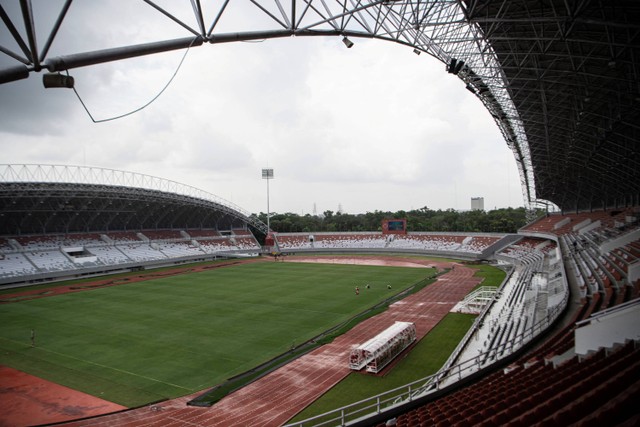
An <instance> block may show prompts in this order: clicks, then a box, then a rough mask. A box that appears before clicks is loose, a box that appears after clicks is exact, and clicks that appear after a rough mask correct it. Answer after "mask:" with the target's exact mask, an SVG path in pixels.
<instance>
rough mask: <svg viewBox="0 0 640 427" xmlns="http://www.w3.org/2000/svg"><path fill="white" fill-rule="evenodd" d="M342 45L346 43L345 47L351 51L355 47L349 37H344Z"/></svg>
mask: <svg viewBox="0 0 640 427" xmlns="http://www.w3.org/2000/svg"><path fill="white" fill-rule="evenodd" d="M342 43H344V45H345V46H346V47H347V48H349V49H351V48H352V47H353V42H352V41H351V40H349V39H348V38H347V36H344V37H343V38H342Z"/></svg>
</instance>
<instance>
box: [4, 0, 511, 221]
mask: <svg viewBox="0 0 640 427" xmlns="http://www.w3.org/2000/svg"><path fill="white" fill-rule="evenodd" d="M126 4H127V5H128V4H129V2H126ZM169 5H170V3H168V4H167V7H169ZM74 6H75V3H74ZM137 8H138V6H133V5H131V6H126V7H125V8H124V9H122V10H121V11H120V12H118V14H121V15H122V18H123V19H122V22H121V23H120V24H118V25H116V24H112V26H110V27H107V26H106V25H104V22H106V21H103V20H109V19H116V17H115V16H111V15H109V14H110V13H115V12H113V10H114V9H113V8H108V7H107V8H106V9H107V12H105V14H104V15H100V12H99V10H98V11H96V10H92V11H91V12H89V11H86V10H84V9H82V8H79V9H74V8H73V7H72V9H74V12H73V13H74V15H73V17H72V18H73V19H74V20H75V21H74V22H78V23H79V24H78V25H83V26H85V29H86V30H87V35H86V39H85V40H75V39H74V38H73V37H72V36H71V35H70V34H67V33H64V31H62V30H61V31H62V32H61V34H60V36H59V37H60V40H58V41H57V42H56V44H55V45H54V47H55V49H57V50H56V52H59V51H60V49H61V48H62V47H64V46H65V45H66V44H67V43H69V46H72V47H74V48H78V49H81V50H85V49H97V48H104V47H107V46H109V43H116V45H123V44H126V42H127V41H129V40H131V41H133V42H136V43H141V42H145V41H148V40H147V39H148V38H149V37H148V36H149V34H150V33H153V32H154V31H157V29H158V28H165V27H166V28H168V29H169V30H168V34H171V35H170V36H171V37H184V36H185V34H184V32H185V31H184V29H182V28H181V27H179V26H178V28H176V25H175V24H173V23H169V24H167V22H166V18H165V17H163V16H161V15H160V16H155V17H154V18H153V19H150V20H149V21H146V20H145V21H144V22H143V23H140V25H139V26H137V27H136V25H135V19H132V18H131V17H132V16H133V17H134V18H135V17H136V16H140V15H136V14H137V13H139V11H138V9H137ZM87 13H91V16H93V18H92V19H93V20H92V21H86V20H85V21H82V19H83V17H86V15H85V14H87ZM184 19H185V20H186V19H187V17H184ZM226 19H227V20H228V21H227V22H226V23H225V24H224V25H226V26H228V27H229V28H232V27H233V24H234V23H237V22H241V21H243V20H244V22H249V21H251V20H252V19H254V18H252V17H243V16H242V14H240V13H236V14H235V15H234V14H230V15H229V16H228V17H226ZM80 21H82V22H80ZM253 22H254V24H255V25H258V26H259V25H262V24H261V23H258V21H255V20H254V21H253ZM221 25H223V24H222V22H221ZM244 25H248V24H244ZM89 26H90V28H88V27H89ZM113 26H115V27H116V29H122V32H118V31H115V30H114V29H113V28H112V27H113ZM65 28H66V27H65ZM106 29H109V31H108V32H107V31H106ZM236 30H237V29H236ZM65 31H67V29H65ZM107 33H108V34H107ZM76 38H77V37H76ZM354 42H355V45H354V47H353V48H352V49H346V48H345V47H344V46H343V44H342V43H341V41H340V38H338V37H332V38H320V37H310V38H291V39H279V40H267V41H264V42H262V43H232V44H218V45H205V46H201V47H194V48H192V49H191V50H190V51H189V53H188V54H187V57H186V59H185V61H184V63H183V65H182V67H181V69H180V70H179V72H178V74H177V76H176V78H175V79H174V81H173V82H172V83H171V85H170V86H169V87H168V88H167V90H166V91H165V92H164V93H163V94H162V95H161V96H160V97H159V98H158V99H157V100H156V101H155V102H154V103H152V104H151V105H149V106H148V107H147V108H146V109H144V110H142V111H140V112H138V113H136V114H134V115H131V116H128V117H126V118H123V119H120V120H116V121H112V122H108V123H101V124H93V123H92V122H91V121H90V120H89V118H88V117H87V115H86V113H85V112H84V110H83V108H82V106H81V105H80V103H79V101H78V100H77V99H76V98H75V95H74V94H73V92H72V91H68V90H64V89H47V90H45V89H44V88H43V87H42V84H41V81H40V78H41V77H40V75H37V74H36V75H32V76H31V77H30V78H29V79H27V80H24V81H19V82H13V83H9V84H5V85H1V86H0V150H2V153H3V155H2V162H4V163H63V164H86V165H89V166H98V167H107V168H114V169H123V170H129V171H133V172H140V173H145V174H150V175H155V176H159V177H162V178H166V179H170V180H174V181H178V182H182V183H185V184H188V185H193V186H195V187H198V188H201V189H203V190H205V191H209V192H211V193H214V194H216V195H219V196H220V197H223V198H225V199H228V200H230V201H232V202H234V203H235V204H237V205H239V206H241V207H243V208H245V209H246V210H248V211H250V212H259V211H265V210H266V194H265V182H264V181H263V180H261V178H260V169H261V168H262V167H265V166H267V165H268V166H271V167H273V168H275V174H276V179H275V180H273V181H272V182H271V184H272V185H271V207H272V211H279V212H285V211H291V212H297V213H300V212H306V213H309V212H311V210H312V208H313V204H314V203H316V206H317V209H318V211H319V212H322V211H324V210H327V209H329V210H334V211H335V210H337V208H338V205H339V204H342V206H343V208H344V210H345V211H347V212H351V213H359V212H365V211H373V210H398V209H405V210H407V209H411V208H419V207H422V206H425V205H426V206H429V207H430V208H434V209H437V208H442V209H447V208H451V207H453V208H457V209H466V208H468V207H469V198H470V197H472V196H484V197H485V206H487V207H494V206H497V207H504V206H508V205H521V204H522V197H521V195H520V189H519V188H520V187H519V181H518V175H517V169H516V167H515V162H514V160H513V157H512V156H511V153H510V152H509V150H508V148H507V146H506V144H505V143H504V141H503V139H502V137H501V135H500V133H499V131H498V129H497V127H496V125H495V124H494V122H493V120H492V119H491V116H490V115H489V114H488V113H487V112H486V111H485V110H484V108H483V106H482V105H481V103H480V101H479V100H478V99H476V98H474V97H473V96H472V95H471V94H470V93H469V92H468V91H466V90H465V89H464V84H463V83H462V82H461V81H460V80H459V79H458V78H457V77H455V76H453V75H450V74H447V73H446V71H445V67H444V65H443V64H441V63H439V62H437V61H435V60H434V59H433V58H430V57H428V56H427V55H424V54H423V55H420V56H416V55H414V54H413V53H412V51H411V49H410V48H408V47H406V46H399V45H393V44H391V43H385V42H381V41H373V40H367V39H362V40H360V39H356V38H354ZM119 43H120V44H119ZM54 47H52V49H54ZM72 50H73V49H72ZM183 54H184V51H175V52H169V53H165V54H161V55H154V56H149V57H144V58H138V59H132V60H126V61H120V62H115V63H107V64H102V65H99V66H92V67H87V68H82V69H76V70H72V72H71V74H72V75H74V77H75V78H76V87H77V89H78V91H79V93H80V94H81V96H82V98H83V100H84V101H85V103H86V105H87V106H88V108H89V109H90V111H91V112H92V114H94V116H95V117H96V118H106V117H111V116H117V115H120V114H123V113H126V112H129V111H131V110H134V109H136V108H139V107H140V106H142V105H144V104H145V103H147V102H148V101H149V100H150V99H152V98H153V97H154V96H156V95H157V94H158V92H159V91H160V90H161V89H162V88H163V87H164V86H165V85H166V83H167V82H168V81H169V79H170V78H171V76H172V75H173V73H174V72H175V71H176V67H177V66H178V64H179V62H180V60H181V59H182V56H183Z"/></svg>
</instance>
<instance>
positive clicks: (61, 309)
mask: <svg viewBox="0 0 640 427" xmlns="http://www.w3.org/2000/svg"><path fill="white" fill-rule="evenodd" d="M431 274H433V270H430V269H414V268H400V267H379V266H360V265H322V264H304V263H286V262H285V263H247V264H239V265H235V266H230V267H225V268H218V269H212V270H209V271H205V272H200V273H186V274H182V275H178V276H171V277H166V278H160V279H154V280H148V281H145V282H139V283H130V284H123V285H119V286H114V287H109V288H96V289H93V290H88V291H85V292H79V293H70V294H64V295H57V296H51V297H47V298H41V299H36V300H30V301H22V302H16V303H12V304H5V305H2V306H0V323H1V324H2V325H3V327H2V329H1V330H0V363H1V364H4V365H7V366H11V367H14V368H17V369H20V370H22V371H25V372H28V373H33V374H35V375H38V376H40V377H42V378H45V379H48V380H50V381H53V382H56V383H59V384H62V385H66V386H69V387H72V388H74V389H77V390H80V391H84V392H87V393H90V394H93V395H96V396H99V397H102V398H105V399H107V400H110V401H112V402H115V403H119V404H121V405H124V406H129V407H132V406H139V405H141V404H144V403H148V402H151V401H157V400H160V399H166V398H172V397H176V396H181V395H185V394H189V393H192V392H195V391H199V390H202V389H203V388H206V387H210V386H212V385H214V384H218V383H220V382H222V381H224V380H225V379H227V378H229V377H232V376H234V375H237V374H239V373H241V372H244V371H246V370H249V369H251V368H252V367H254V366H257V365H259V364H261V363H263V362H265V361H267V360H269V359H271V358H273V357H275V356H276V355H278V354H280V353H283V352H285V351H287V350H289V349H290V348H291V347H292V346H295V345H296V344H299V343H301V342H304V341H306V340H308V339H310V338H312V337H314V336H316V335H318V334H319V333H321V332H322V331H325V330H327V329H329V328H330V327H331V326H334V325H336V324H339V323H341V322H344V321H345V320H347V319H349V318H350V317H352V316H354V315H355V314H357V313H359V312H361V311H363V310H365V309H366V308H367V307H371V306H373V305H375V304H376V303H377V302H379V301H381V300H384V299H387V298H389V297H390V296H392V295H393V294H394V293H396V292H398V290H400V289H404V288H406V287H409V286H410V285H412V284H413V283H415V282H417V281H419V280H420V279H423V278H424V277H427V276H430V275H431ZM367 283H369V284H370V285H371V289H369V290H367V291H364V285H365V284H367ZM387 284H391V285H392V288H393V289H392V290H389V289H387V287H386V285H387ZM355 286H360V288H361V292H360V295H358V296H356V295H355V293H354V288H355ZM31 329H34V330H35V331H36V346H35V347H31V343H30V330H31Z"/></svg>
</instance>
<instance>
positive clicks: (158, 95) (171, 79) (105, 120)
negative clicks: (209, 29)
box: [65, 37, 197, 123]
mask: <svg viewBox="0 0 640 427" xmlns="http://www.w3.org/2000/svg"><path fill="white" fill-rule="evenodd" d="M196 40H197V37H196V38H194V39H193V41H192V42H191V44H190V45H189V47H187V50H186V51H185V52H184V55H182V59H181V60H180V63H179V64H178V67H177V68H176V71H175V72H174V73H173V75H172V76H171V78H170V79H169V81H168V82H167V84H166V85H165V86H164V87H163V88H162V90H161V91H160V92H158V94H157V95H156V96H154V97H153V98H152V99H151V101H149V102H147V103H146V104H144V105H143V106H142V107H140V108H136V109H135V110H133V111H130V112H128V113H125V114H121V115H119V116H115V117H110V118H108V119H100V120H96V119H94V118H93V115H92V114H91V112H90V111H89V109H88V108H87V106H86V104H85V103H84V101H83V100H82V98H81V97H80V94H79V93H78V91H77V90H76V88H75V86H74V87H73V92H74V93H75V94H76V96H77V97H78V100H79V101H80V104H82V107H84V110H85V111H86V112H87V114H88V115H89V118H90V119H91V121H92V122H93V123H104V122H109V121H112V120H118V119H121V118H123V117H127V116H130V115H132V114H135V113H137V112H139V111H142V110H143V109H145V108H147V107H148V106H149V105H151V103H153V102H154V101H155V100H156V99H158V98H159V97H160V95H162V93H163V92H164V91H165V90H166V89H167V88H168V87H169V85H170V84H171V82H172V81H173V79H174V78H175V77H176V75H177V74H178V71H180V67H182V63H183V62H184V60H185V58H186V57H187V53H189V49H191V46H193V43H194V42H195V41H196ZM65 71H66V73H67V76H68V75H69V70H65Z"/></svg>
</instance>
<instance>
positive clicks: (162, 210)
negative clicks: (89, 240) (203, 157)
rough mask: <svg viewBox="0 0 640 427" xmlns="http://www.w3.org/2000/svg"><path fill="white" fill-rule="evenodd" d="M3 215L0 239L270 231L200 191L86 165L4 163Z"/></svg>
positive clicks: (0, 169)
mask: <svg viewBox="0 0 640 427" xmlns="http://www.w3.org/2000/svg"><path fill="white" fill-rule="evenodd" d="M0 212H2V217H1V218H0V235H2V234H7V235H12V234H29V233H31V234H38V233H52V232H58V233H69V232H84V231H95V230H103V231H107V230H140V229H158V228H175V227H181V228H210V227H212V226H218V225H220V226H222V227H223V229H229V228H232V226H236V227H239V226H243V225H244V224H249V225H251V226H253V227H255V228H256V229H257V230H259V231H260V232H262V233H264V234H266V233H267V226H266V224H264V223H263V222H262V221H260V220H259V219H258V218H257V217H256V216H254V215H251V214H250V213H249V212H247V211H244V210H243V209H242V208H240V207H238V206H236V205H234V204H232V203H231V202H228V201H226V200H224V199H222V198H220V197H217V196H215V195H213V194H210V193H207V192H205V191H202V190H199V189H197V188H195V187H191V186H188V185H184V184H180V183H177V182H175V181H169V180H165V179H161V178H157V177H153V176H149V175H142V174H136V173H131V172H124V171H118V170H112V169H104V168H95V167H83V166H57V165H0Z"/></svg>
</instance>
